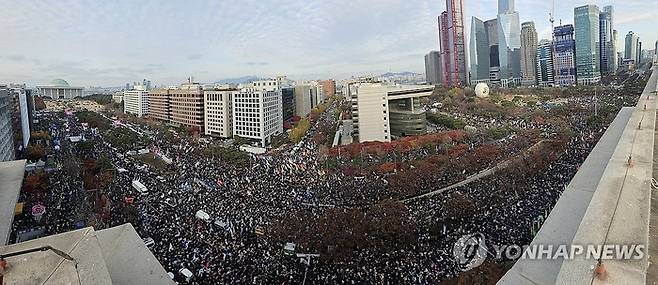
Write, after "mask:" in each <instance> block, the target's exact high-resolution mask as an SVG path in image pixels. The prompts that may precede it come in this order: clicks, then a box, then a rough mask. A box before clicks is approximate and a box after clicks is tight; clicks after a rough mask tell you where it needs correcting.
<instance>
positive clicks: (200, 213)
mask: <svg viewBox="0 0 658 285" xmlns="http://www.w3.org/2000/svg"><path fill="white" fill-rule="evenodd" d="M194 216H195V217H197V218H199V219H201V220H204V221H208V220H210V215H208V213H206V212H204V211H202V210H198V211H196V214H195V215H194Z"/></svg>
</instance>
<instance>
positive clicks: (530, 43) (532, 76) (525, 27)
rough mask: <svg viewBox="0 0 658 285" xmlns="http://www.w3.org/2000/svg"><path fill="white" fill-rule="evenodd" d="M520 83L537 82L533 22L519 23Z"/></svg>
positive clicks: (528, 84)
mask: <svg viewBox="0 0 658 285" xmlns="http://www.w3.org/2000/svg"><path fill="white" fill-rule="evenodd" d="M521 76H522V80H521V83H522V84H523V85H525V86H530V85H534V84H537V30H536V29H535V23H534V22H525V23H523V24H521Z"/></svg>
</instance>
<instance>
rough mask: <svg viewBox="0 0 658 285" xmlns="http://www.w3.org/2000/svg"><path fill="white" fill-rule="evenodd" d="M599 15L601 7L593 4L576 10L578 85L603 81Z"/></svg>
mask: <svg viewBox="0 0 658 285" xmlns="http://www.w3.org/2000/svg"><path fill="white" fill-rule="evenodd" d="M599 14H600V13H599V7H597V6H596V5H592V4H590V5H585V6H580V7H576V8H575V9H574V25H575V30H576V80H577V82H578V84H592V83H595V82H599V81H600V80H601V57H600V49H601V43H600V26H599Z"/></svg>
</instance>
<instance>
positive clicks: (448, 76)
mask: <svg viewBox="0 0 658 285" xmlns="http://www.w3.org/2000/svg"><path fill="white" fill-rule="evenodd" d="M462 1H463V0H446V11H444V12H443V13H441V16H439V44H440V46H441V64H442V65H443V66H442V68H441V69H442V71H443V75H444V77H443V80H442V81H443V83H444V84H445V85H446V86H450V87H452V86H466V85H468V82H469V78H468V63H467V59H466V34H465V33H464V3H463V2H462Z"/></svg>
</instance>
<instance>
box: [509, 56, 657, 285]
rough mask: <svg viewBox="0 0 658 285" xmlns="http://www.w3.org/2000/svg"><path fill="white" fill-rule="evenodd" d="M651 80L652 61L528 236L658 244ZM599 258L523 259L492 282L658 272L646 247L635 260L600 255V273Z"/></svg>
mask: <svg viewBox="0 0 658 285" xmlns="http://www.w3.org/2000/svg"><path fill="white" fill-rule="evenodd" d="M657 83H658V69H657V68H654V72H653V74H652V76H651V78H650V79H649V81H648V83H647V85H646V87H645V89H644V92H643V93H642V95H641V97H640V100H639V102H638V104H637V105H636V106H635V107H627V108H623V109H622V110H621V111H620V113H619V114H618V115H617V117H616V118H615V120H614V121H613V123H612V124H611V125H610V127H609V128H608V129H607V130H606V132H605V134H604V135H603V137H602V138H601V140H600V141H599V142H598V143H597V145H596V146H595V148H594V149H593V150H592V152H591V153H590V155H589V156H588V157H587V159H586V160H585V162H584V163H583V165H582V166H581V167H580V168H579V171H578V172H577V173H576V175H575V176H574V178H573V179H572V180H571V182H570V183H569V185H568V186H567V188H566V190H565V191H564V193H563V194H562V196H561V197H560V199H559V200H558V202H557V204H556V205H555V207H554V208H553V210H552V211H551V213H550V215H549V216H548V218H547V219H546V221H545V222H544V224H543V225H542V227H541V229H540V230H539V232H538V233H537V235H536V236H535V237H534V239H533V241H532V244H536V245H567V246H568V245H644V246H647V247H648V248H649V252H652V251H656V248H655V246H652V244H654V243H652V242H649V239H650V235H649V233H650V231H649V221H650V219H651V220H654V219H658V214H656V212H652V211H651V204H652V203H651V194H652V191H651V189H652V179H653V178H652V177H653V175H652V173H653V168H654V164H653V159H654V156H653V154H654V152H653V150H654V147H655V140H654V137H655V136H656V124H655V120H656V94H655V92H656V90H658V86H657ZM645 106H646V107H645ZM638 126H641V128H638ZM629 157H630V163H629ZM655 239H658V237H655ZM597 264H598V260H596V259H587V258H586V257H585V256H584V255H583V256H576V257H575V258H573V259H566V260H565V259H561V258H560V259H541V260H528V259H521V260H519V261H517V262H516V263H515V264H514V266H513V267H512V269H511V270H509V271H508V272H507V273H506V274H505V276H503V278H502V279H501V280H500V281H499V282H498V284H521V285H523V284H529V285H530V284H533V285H536V284H645V283H646V281H647V280H648V278H647V277H648V276H654V275H658V274H656V272H652V271H656V269H648V268H649V257H647V256H646V255H645V256H644V257H643V258H641V259H638V260H632V259H630V260H628V259H611V260H601V264H602V268H605V270H606V272H607V274H606V278H605V279H599V278H598V277H597V275H596V274H595V272H594V271H595V269H596V268H597Z"/></svg>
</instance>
